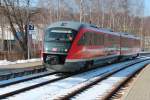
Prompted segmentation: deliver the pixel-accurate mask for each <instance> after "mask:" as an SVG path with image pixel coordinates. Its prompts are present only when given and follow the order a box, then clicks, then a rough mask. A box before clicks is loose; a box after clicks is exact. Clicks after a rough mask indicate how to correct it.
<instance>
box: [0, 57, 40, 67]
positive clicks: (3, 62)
mask: <svg viewBox="0 0 150 100" xmlns="http://www.w3.org/2000/svg"><path fill="white" fill-rule="evenodd" d="M37 61H42V59H41V58H34V59H27V60H16V61H13V62H11V61H8V60H0V66H1V65H11V64H22V63H30V62H37Z"/></svg>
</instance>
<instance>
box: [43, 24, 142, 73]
mask: <svg viewBox="0 0 150 100" xmlns="http://www.w3.org/2000/svg"><path fill="white" fill-rule="evenodd" d="M140 51H141V49H140V39H139V38H138V37H137V36H134V35H131V34H129V33H125V32H113V31H112V30H110V29H105V28H99V27H97V26H96V25H93V24H88V23H81V22H76V21H59V22H55V23H53V24H51V25H49V26H48V27H47V28H46V29H45V30H44V40H43V51H42V57H43V64H44V66H45V67H46V68H47V69H48V70H55V71H58V72H75V71H79V70H83V69H90V68H93V67H95V66H97V65H103V64H106V63H110V62H114V61H118V60H121V59H132V58H136V57H137V56H138V55H139V52H140Z"/></svg>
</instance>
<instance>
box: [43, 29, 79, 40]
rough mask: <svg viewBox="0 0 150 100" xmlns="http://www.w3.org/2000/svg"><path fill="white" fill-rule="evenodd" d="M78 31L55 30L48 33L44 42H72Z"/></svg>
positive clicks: (49, 30)
mask: <svg viewBox="0 0 150 100" xmlns="http://www.w3.org/2000/svg"><path fill="white" fill-rule="evenodd" d="M76 33H77V32H76V31H74V30H71V29H65V28H53V29H48V30H47V31H46V34H45V37H44V40H45V41H50V40H53V41H54V40H57V41H72V40H73V39H74V37H75V35H76Z"/></svg>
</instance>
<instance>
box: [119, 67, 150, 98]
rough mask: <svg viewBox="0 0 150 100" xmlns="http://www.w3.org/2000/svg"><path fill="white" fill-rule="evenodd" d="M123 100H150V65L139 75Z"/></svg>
mask: <svg viewBox="0 0 150 100" xmlns="http://www.w3.org/2000/svg"><path fill="white" fill-rule="evenodd" d="M121 100H150V64H149V65H147V66H146V67H145V68H144V69H143V70H142V71H141V72H140V73H139V74H138V75H137V77H136V78H135V80H134V81H133V83H131V86H130V87H129V89H128V92H126V93H125V95H124V96H123V97H122V99H121Z"/></svg>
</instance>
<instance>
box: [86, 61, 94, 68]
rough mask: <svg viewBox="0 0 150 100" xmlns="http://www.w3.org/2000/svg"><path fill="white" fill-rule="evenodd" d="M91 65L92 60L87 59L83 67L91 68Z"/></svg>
mask: <svg viewBox="0 0 150 100" xmlns="http://www.w3.org/2000/svg"><path fill="white" fill-rule="evenodd" d="M92 67H93V61H87V62H86V64H85V69H91V68H92Z"/></svg>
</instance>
